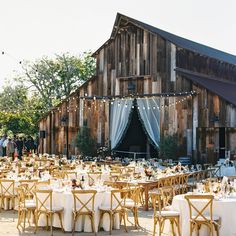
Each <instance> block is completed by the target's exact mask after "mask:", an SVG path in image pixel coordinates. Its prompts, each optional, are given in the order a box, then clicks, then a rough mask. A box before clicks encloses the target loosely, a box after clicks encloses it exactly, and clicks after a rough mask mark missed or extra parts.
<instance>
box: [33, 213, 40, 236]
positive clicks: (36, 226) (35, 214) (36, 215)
mask: <svg viewBox="0 0 236 236" xmlns="http://www.w3.org/2000/svg"><path fill="white" fill-rule="evenodd" d="M34 218H35V229H34V233H36V232H37V230H38V219H39V216H38V213H37V212H36V211H35V212H34Z"/></svg>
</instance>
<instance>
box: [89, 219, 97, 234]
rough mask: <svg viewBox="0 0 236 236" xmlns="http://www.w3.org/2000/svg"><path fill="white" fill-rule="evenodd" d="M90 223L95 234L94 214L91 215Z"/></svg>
mask: <svg viewBox="0 0 236 236" xmlns="http://www.w3.org/2000/svg"><path fill="white" fill-rule="evenodd" d="M90 219H91V225H92V231H93V232H94V234H95V236H96V235H97V232H96V230H95V224H94V215H92V216H91V218H90Z"/></svg>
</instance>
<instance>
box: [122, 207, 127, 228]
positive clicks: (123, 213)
mask: <svg viewBox="0 0 236 236" xmlns="http://www.w3.org/2000/svg"><path fill="white" fill-rule="evenodd" d="M126 215H128V214H127V212H126V211H124V212H122V216H123V219H124V226H125V232H128V230H127V227H126V220H125V216H126Z"/></svg>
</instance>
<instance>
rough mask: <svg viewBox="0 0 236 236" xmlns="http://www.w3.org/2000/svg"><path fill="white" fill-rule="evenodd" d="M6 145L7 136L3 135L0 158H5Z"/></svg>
mask: <svg viewBox="0 0 236 236" xmlns="http://www.w3.org/2000/svg"><path fill="white" fill-rule="evenodd" d="M7 144H8V138H7V136H6V135H5V136H4V141H3V144H2V152H3V153H2V156H4V157H5V156H6V155H7Z"/></svg>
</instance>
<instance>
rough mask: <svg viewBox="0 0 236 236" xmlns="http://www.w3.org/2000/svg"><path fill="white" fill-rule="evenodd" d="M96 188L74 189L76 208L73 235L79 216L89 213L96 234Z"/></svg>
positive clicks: (74, 210)
mask: <svg viewBox="0 0 236 236" xmlns="http://www.w3.org/2000/svg"><path fill="white" fill-rule="evenodd" d="M96 193H97V191H96V190H72V194H73V199H74V209H73V231H72V235H74V233H75V224H76V221H77V220H78V218H79V216H83V215H87V216H89V218H90V220H91V226H92V231H93V232H94V233H95V235H96V229H95V224H94V221H95V219H94V214H95V211H94V200H95V195H96Z"/></svg>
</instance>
